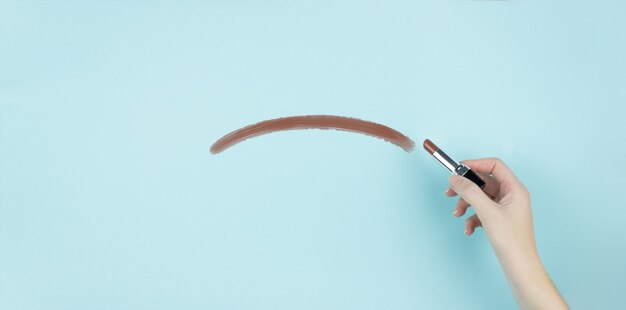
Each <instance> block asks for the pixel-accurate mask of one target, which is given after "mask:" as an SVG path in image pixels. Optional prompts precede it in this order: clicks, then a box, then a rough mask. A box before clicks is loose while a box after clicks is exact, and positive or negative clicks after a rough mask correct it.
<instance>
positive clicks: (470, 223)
mask: <svg viewBox="0 0 626 310" xmlns="http://www.w3.org/2000/svg"><path fill="white" fill-rule="evenodd" d="M481 226H483V224H482V223H481V222H480V219H479V218H478V215H477V214H474V215H472V216H470V217H468V218H467V220H465V235H466V236H469V235H471V234H473V233H474V231H475V230H476V227H481Z"/></svg>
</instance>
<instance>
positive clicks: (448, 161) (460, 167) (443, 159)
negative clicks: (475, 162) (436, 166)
mask: <svg viewBox="0 0 626 310" xmlns="http://www.w3.org/2000/svg"><path fill="white" fill-rule="evenodd" d="M424 149H425V150H426V151H427V152H428V153H430V155H433V157H434V158H435V159H436V160H437V161H438V162H439V163H440V164H441V165H443V167H444V168H446V169H447V170H448V171H450V173H452V174H456V175H460V176H463V177H465V178H467V179H468V180H470V181H472V182H474V183H476V185H478V187H480V188H482V187H483V186H485V181H483V179H481V178H480V176H478V174H476V172H474V171H472V170H471V169H470V168H469V167H468V166H466V165H464V164H457V163H456V162H455V161H454V160H452V158H450V157H449V156H448V155H447V154H446V153H444V152H443V151H442V150H441V149H440V148H439V147H437V146H436V145H435V144H434V143H433V142H432V141H430V140H428V139H426V140H424Z"/></svg>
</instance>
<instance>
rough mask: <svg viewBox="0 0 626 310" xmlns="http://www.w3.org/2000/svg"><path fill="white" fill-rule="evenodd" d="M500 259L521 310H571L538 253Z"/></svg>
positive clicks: (502, 256)
mask: <svg viewBox="0 0 626 310" xmlns="http://www.w3.org/2000/svg"><path fill="white" fill-rule="evenodd" d="M498 259H499V261H500V265H501V266H502V270H503V271H504V274H505V275H506V278H507V281H508V282H509V285H510V287H511V290H512V291H513V295H515V299H516V300H517V303H518V304H519V305H520V308H521V309H569V307H568V306H567V304H566V303H565V300H564V299H563V298H562V297H561V294H560V293H559V291H558V290H557V288H556V286H555V285H554V283H553V282H552V280H551V279H550V276H549V275H548V273H547V272H546V271H545V269H544V268H543V264H542V263H541V260H540V259H539V255H537V253H536V252H532V253H527V254H526V255H511V256H506V255H498Z"/></svg>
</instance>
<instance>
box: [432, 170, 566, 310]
mask: <svg viewBox="0 0 626 310" xmlns="http://www.w3.org/2000/svg"><path fill="white" fill-rule="evenodd" d="M463 164H465V165H467V166H469V167H470V169H472V170H474V171H475V172H477V173H478V174H479V175H480V176H481V177H482V178H483V180H484V181H485V186H484V187H483V189H482V190H481V189H480V188H479V187H478V186H477V185H476V184H474V183H473V182H472V181H470V180H468V179H466V178H464V177H461V176H457V175H453V176H451V177H450V188H449V189H448V190H446V192H445V193H444V194H445V195H446V196H455V195H457V194H458V195H460V196H461V198H460V199H459V201H458V203H457V204H456V208H455V210H454V212H453V215H454V216H456V217H460V216H463V215H464V214H465V212H466V211H467V209H468V208H469V207H470V206H472V207H474V210H475V212H476V214H474V215H472V216H470V217H469V218H468V219H467V220H466V221H465V234H466V235H468V236H469V235H471V234H473V233H474V231H475V230H476V228H477V227H481V226H482V228H483V229H484V230H485V233H486V234H487V237H488V238H489V241H490V243H491V246H492V248H493V250H494V252H495V254H496V256H497V257H498V260H499V262H500V265H501V266H502V270H503V271H504V274H505V276H506V278H507V280H508V281H509V285H510V286H511V289H512V290H513V294H514V295H515V298H516V299H517V302H518V304H519V305H520V307H521V308H523V309H568V306H567V304H566V303H565V300H563V298H562V297H561V295H560V294H559V292H558V290H557V289H556V287H555V286H554V284H553V283H552V280H550V277H549V276H548V274H547V273H546V272H545V270H544V268H543V265H542V264H541V260H540V259H539V254H538V253H537V247H536V245H535V236H534V232H533V222H532V213H531V209H530V194H529V192H528V190H527V189H526V188H525V187H524V185H523V184H522V183H521V182H520V181H519V180H518V179H517V177H515V175H514V174H513V171H511V169H509V168H508V167H507V166H506V165H505V164H504V162H502V161H501V160H499V159H497V158H487V159H477V160H468V161H464V162H463Z"/></svg>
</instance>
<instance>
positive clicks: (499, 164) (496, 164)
mask: <svg viewBox="0 0 626 310" xmlns="http://www.w3.org/2000/svg"><path fill="white" fill-rule="evenodd" d="M463 163H464V164H465V165H467V166H468V167H470V169H472V170H474V171H476V172H481V173H487V174H491V175H493V177H494V178H495V179H496V180H497V181H498V182H500V183H502V182H511V183H518V184H519V183H520V181H519V180H518V179H517V177H516V176H515V174H514V173H513V171H511V169H510V168H509V167H508V166H507V165H506V164H505V163H504V162H503V161H502V160H501V159H499V158H481V159H471V160H464V161H463Z"/></svg>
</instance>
